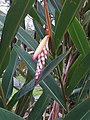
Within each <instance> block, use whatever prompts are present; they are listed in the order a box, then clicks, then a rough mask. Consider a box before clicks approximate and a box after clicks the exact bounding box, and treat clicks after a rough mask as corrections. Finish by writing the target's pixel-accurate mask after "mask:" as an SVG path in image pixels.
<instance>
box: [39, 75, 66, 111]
mask: <svg viewBox="0 0 90 120" xmlns="http://www.w3.org/2000/svg"><path fill="white" fill-rule="evenodd" d="M40 85H41V87H42V88H43V90H44V91H45V92H46V94H47V95H48V96H49V97H50V98H52V99H53V100H56V101H57V102H58V103H59V104H60V105H61V106H62V107H63V108H64V109H65V103H64V97H63V95H62V91H61V88H60V86H59V85H58V84H57V83H56V81H55V80H54V78H53V77H52V76H51V75H48V76H47V77H46V78H45V79H44V80H43V81H42V82H40ZM57 91H58V92H57Z"/></svg>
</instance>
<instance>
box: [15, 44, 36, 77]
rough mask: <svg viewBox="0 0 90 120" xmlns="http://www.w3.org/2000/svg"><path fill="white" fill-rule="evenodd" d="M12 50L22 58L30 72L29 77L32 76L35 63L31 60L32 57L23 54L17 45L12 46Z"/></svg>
mask: <svg viewBox="0 0 90 120" xmlns="http://www.w3.org/2000/svg"><path fill="white" fill-rule="evenodd" d="M14 50H15V51H16V53H17V54H18V55H19V56H20V57H21V58H22V60H23V61H24V63H25V64H26V65H27V67H28V69H29V70H30V72H31V75H32V76H34V73H35V68H36V62H34V61H33V60H32V56H31V55H30V54H29V53H27V52H25V51H24V50H23V49H21V48H20V47H19V46H18V45H15V46H14Z"/></svg>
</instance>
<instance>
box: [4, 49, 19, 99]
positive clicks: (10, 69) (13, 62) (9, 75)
mask: <svg viewBox="0 0 90 120" xmlns="http://www.w3.org/2000/svg"><path fill="white" fill-rule="evenodd" d="M17 59H18V56H17V53H16V52H15V51H14V50H12V52H11V56H10V61H9V64H8V66H7V68H6V71H5V73H4V75H3V78H2V88H3V91H4V95H5V98H6V100H8V98H9V97H10V94H9V93H10V91H11V90H10V89H11V87H12V86H13V84H12V79H13V74H14V72H15V70H16V66H17Z"/></svg>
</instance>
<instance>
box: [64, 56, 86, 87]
mask: <svg viewBox="0 0 90 120" xmlns="http://www.w3.org/2000/svg"><path fill="white" fill-rule="evenodd" d="M83 57H84V56H83V55H79V56H78V58H77V59H76V60H75V62H74V63H73V64H72V66H71V67H70V69H69V71H68V74H67V80H66V86H67V87H68V86H69V84H70V82H71V78H72V76H73V73H74V71H75V69H76V67H77V66H78V64H80V62H81V60H82V59H83Z"/></svg>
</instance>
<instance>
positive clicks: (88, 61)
mask: <svg viewBox="0 0 90 120" xmlns="http://www.w3.org/2000/svg"><path fill="white" fill-rule="evenodd" d="M89 70H90V53H89V54H87V55H86V56H85V57H84V58H83V60H82V61H81V62H80V63H79V64H78V65H77V67H76V69H75V70H74V73H73V75H72V78H71V81H70V84H69V86H68V88H67V90H66V92H67V95H70V93H71V92H72V91H73V89H74V88H75V87H76V85H77V84H78V83H79V82H80V80H81V79H82V78H83V77H85V75H86V74H87V73H88V72H89Z"/></svg>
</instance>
